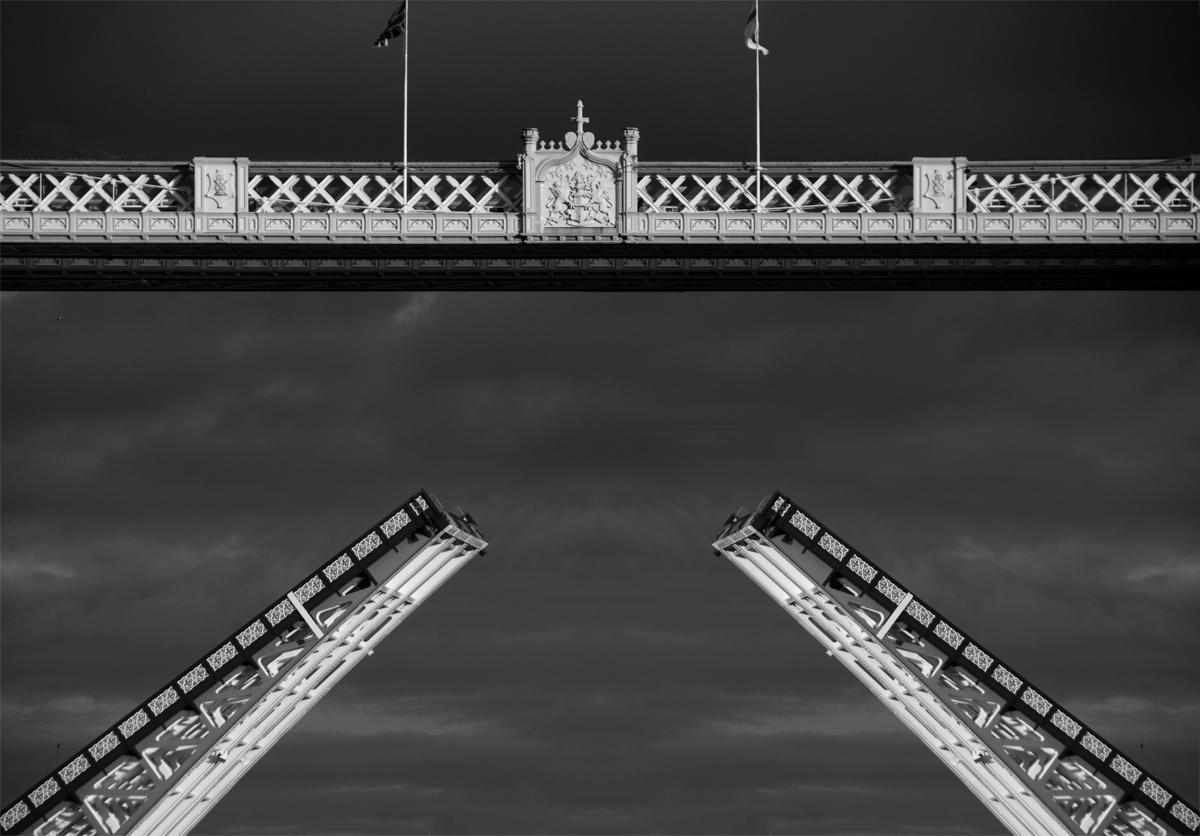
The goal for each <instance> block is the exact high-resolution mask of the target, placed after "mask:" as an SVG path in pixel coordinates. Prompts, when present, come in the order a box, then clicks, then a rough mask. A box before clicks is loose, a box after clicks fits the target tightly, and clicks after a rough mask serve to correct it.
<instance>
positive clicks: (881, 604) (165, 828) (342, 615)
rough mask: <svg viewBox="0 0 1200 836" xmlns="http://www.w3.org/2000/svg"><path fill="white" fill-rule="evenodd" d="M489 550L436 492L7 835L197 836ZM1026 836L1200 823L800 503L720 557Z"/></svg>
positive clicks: (741, 522) (77, 772)
mask: <svg viewBox="0 0 1200 836" xmlns="http://www.w3.org/2000/svg"><path fill="white" fill-rule="evenodd" d="M486 547H487V543H486V542H484V540H483V539H482V534H481V532H480V531H479V529H478V527H477V526H476V524H475V522H474V520H472V519H471V517H470V515H469V514H463V513H461V512H457V513H451V512H447V511H446V510H445V509H444V508H443V507H442V506H441V504H440V503H439V502H438V501H437V500H436V498H434V497H433V496H432V495H430V494H427V493H425V492H424V491H422V492H419V493H417V494H415V495H413V496H412V497H411V498H410V499H409V500H408V501H407V502H405V503H404V504H402V505H401V506H399V507H398V508H396V509H394V510H393V511H392V512H391V513H389V514H388V515H386V516H385V517H384V518H383V519H382V520H380V521H379V522H378V523H377V524H375V525H373V526H371V527H370V528H369V529H367V530H366V531H365V532H363V533H361V534H359V535H358V536H357V537H355V538H354V539H352V540H351V541H350V542H349V543H348V544H347V545H346V546H345V548H343V549H339V550H338V551H337V552H336V553H335V556H334V557H332V558H330V559H329V560H327V561H325V562H324V563H322V564H321V565H319V566H318V567H317V568H316V569H314V571H313V572H311V573H309V574H308V575H307V576H305V578H304V579H303V580H302V581H301V582H299V583H298V584H296V585H295V586H294V587H293V588H292V589H290V590H289V591H288V592H287V593H286V594H284V595H283V596H281V597H279V598H277V599H275V600H274V601H272V602H271V604H270V605H269V606H268V607H266V608H265V609H264V610H262V611H261V612H259V613H258V614H257V615H256V616H255V617H254V618H253V619H251V620H250V621H249V622H247V623H246V624H245V625H244V626H242V627H241V628H240V629H238V630H236V631H235V632H234V633H232V634H231V635H229V636H227V637H225V638H223V639H221V641H220V642H219V643H218V644H217V645H215V646H214V647H213V649H212V651H211V652H209V653H207V654H205V655H204V656H202V657H201V658H199V659H197V660H194V661H192V662H191V663H189V664H188V665H187V666H186V667H185V668H183V669H182V670H181V671H180V672H179V674H178V675H177V676H175V677H173V678H172V679H171V680H169V681H168V682H167V683H166V684H165V685H164V686H163V687H161V688H159V689H157V690H156V691H155V693H154V694H153V695H152V696H151V697H149V698H148V699H147V700H146V701H145V702H143V703H141V704H139V705H137V706H134V707H133V708H132V710H131V711H129V712H127V713H126V714H125V715H124V719H123V720H121V721H120V722H118V723H116V724H114V725H113V726H112V727H110V728H107V729H104V730H102V731H101V732H100V734H99V735H98V736H97V737H96V738H95V739H94V740H93V741H92V742H91V743H90V744H89V745H87V746H85V747H84V748H83V749H81V750H80V751H78V752H76V753H75V754H73V755H70V756H68V758H67V759H66V760H65V761H63V762H62V763H61V764H59V765H58V766H57V767H56V768H55V770H54V771H53V772H51V773H50V774H49V775H46V776H44V777H43V778H42V779H41V780H39V781H38V782H37V783H36V784H35V785H34V786H33V787H31V788H30V789H29V790H28V791H27V792H25V793H24V794H22V795H21V796H20V797H18V798H16V799H13V800H10V801H8V802H7V803H6V804H5V805H4V806H3V807H0V832H3V833H4V834H9V833H33V834H36V836H98V834H109V835H110V836H129V834H171V836H177V835H179V834H186V833H188V832H189V831H190V830H191V829H192V828H194V827H195V826H196V825H197V824H198V823H199V822H200V820H201V819H202V818H203V817H204V815H205V814H206V813H207V812H208V811H209V810H210V809H212V807H213V805H215V804H216V803H217V802H219V801H220V799H221V798H222V796H224V795H225V794H226V793H227V792H228V791H229V790H230V789H231V788H232V787H233V785H234V784H235V783H236V782H237V781H238V780H239V779H240V778H241V777H242V776H244V775H245V774H246V771H247V770H248V769H249V768H250V767H251V766H253V765H254V764H255V763H256V762H257V761H259V760H260V759H261V758H262V756H263V755H264V754H265V753H266V752H267V751H268V750H269V749H270V748H271V746H273V745H274V744H275V743H277V742H278V741H279V739H280V738H281V737H282V736H283V734H284V733H286V732H287V730H288V729H289V728H291V727H292V726H293V725H295V723H296V722H298V721H299V720H300V718H301V717H303V716H304V714H305V713H307V712H308V711H309V710H310V709H311V708H313V706H315V705H316V703H317V701H318V700H320V699H321V698H322V697H323V696H324V695H325V694H327V693H328V692H329V690H330V689H331V688H332V687H333V686H334V684H335V683H336V682H337V681H338V680H339V679H340V678H341V677H342V676H344V675H345V674H346V673H347V672H348V671H349V670H351V669H352V668H353V667H354V665H356V664H357V663H358V662H359V661H361V660H362V659H363V658H365V657H366V656H368V655H370V654H371V653H373V648H374V647H375V646H376V645H377V644H378V643H379V642H380V641H381V640H382V639H383V638H384V637H385V636H386V635H387V634H388V633H390V632H391V631H392V630H394V629H395V628H396V627H397V626H398V625H399V624H400V623H401V622H402V621H403V620H404V619H405V618H407V617H408V616H409V615H410V614H411V613H412V611H413V610H414V609H415V608H416V607H417V606H418V605H419V604H420V603H421V602H422V601H423V600H425V599H426V598H427V597H428V596H429V595H430V594H432V593H433V592H434V591H435V590H436V589H437V588H438V587H439V586H441V585H442V583H444V582H445V581H446V580H447V579H448V578H449V577H450V576H451V575H453V574H454V573H455V572H456V571H457V570H458V569H460V568H462V566H464V565H465V564H466V562H467V561H469V560H470V559H471V558H472V557H474V556H475V555H477V554H479V555H482V554H484V553H485V552H484V549H485V548H486ZM713 547H714V548H715V549H716V550H717V554H718V555H724V556H725V557H728V558H729V560H730V561H731V562H732V563H733V564H734V565H735V566H737V567H738V568H739V569H741V570H742V571H743V572H744V573H745V574H746V575H748V576H749V577H750V578H751V579H752V580H753V581H754V582H755V583H757V584H758V585H759V586H760V587H762V588H763V590H764V591H766V592H767V593H768V595H769V596H770V597H771V598H772V599H774V600H775V601H776V603H778V604H780V605H781V606H782V607H783V608H784V609H785V610H786V611H787V612H788V613H789V614H790V615H791V616H792V617H793V618H795V619H796V621H798V622H799V623H800V625H801V626H802V627H804V628H805V629H806V630H807V631H808V632H809V633H810V634H811V635H812V636H813V637H814V638H816V639H817V641H818V642H819V643H820V644H821V645H822V646H823V647H825V648H826V652H827V653H828V654H829V655H830V656H832V657H834V658H836V659H837V660H838V661H840V662H841V663H842V664H843V665H845V666H846V668H847V669H848V670H849V671H850V672H851V673H852V674H854V676H855V677H856V678H858V679H859V681H861V682H862V683H863V685H865V686H866V688H867V689H868V691H870V692H871V693H872V694H873V695H874V696H875V697H877V698H878V699H879V700H880V701H881V702H882V703H883V705H884V706H886V707H887V708H888V709H889V710H890V711H892V712H893V713H894V714H895V715H896V717H897V718H898V719H899V720H900V721H901V722H902V723H904V725H905V726H907V727H908V729H909V730H910V731H912V732H913V734H914V735H916V737H917V738H918V739H919V740H921V742H922V743H924V744H925V745H926V746H927V747H928V748H929V749H930V751H931V752H932V753H933V754H934V755H935V756H936V757H937V758H938V759H939V760H941V761H942V762H943V763H944V764H945V765H946V766H947V767H948V768H949V769H950V770H951V772H952V773H953V774H954V775H955V776H956V777H958V778H959V779H960V780H961V781H962V782H963V783H964V784H965V785H966V786H967V787H968V789H970V791H971V792H972V793H974V794H975V796H976V797H977V798H979V800H980V801H981V802H982V803H983V804H985V805H986V806H987V807H988V809H989V810H991V811H992V813H994V814H995V816H996V818H997V819H999V820H1000V821H1001V822H1002V823H1003V824H1004V825H1005V826H1006V827H1008V828H1009V830H1010V831H1011V832H1012V833H1013V834H1014V836H1092V834H1101V836H1168V834H1189V835H1190V836H1196V834H1198V833H1200V813H1197V811H1196V808H1195V806H1194V805H1193V804H1192V803H1190V802H1189V801H1187V800H1186V799H1184V798H1183V797H1181V796H1180V795H1179V794H1178V793H1177V792H1176V791H1175V790H1174V789H1172V788H1170V787H1168V786H1167V785H1166V782H1164V781H1162V780H1160V779H1159V778H1157V777H1155V776H1154V775H1152V774H1151V773H1149V771H1148V770H1146V769H1145V767H1144V766H1143V765H1140V764H1138V763H1137V761H1136V760H1135V759H1134V758H1133V757H1131V756H1130V755H1129V754H1127V753H1125V752H1122V751H1119V750H1118V749H1117V748H1116V747H1115V746H1113V745H1111V744H1110V743H1108V742H1106V741H1105V739H1104V737H1103V736H1102V735H1101V733H1100V731H1099V730H1097V729H1095V728H1092V727H1090V726H1088V725H1087V724H1085V723H1084V722H1082V721H1081V720H1079V719H1078V717H1077V716H1076V715H1075V714H1073V713H1072V712H1071V711H1070V710H1069V709H1068V708H1067V707H1066V706H1063V705H1061V704H1060V703H1058V702H1056V701H1054V700H1053V699H1052V698H1051V697H1050V696H1049V695H1048V694H1047V693H1045V691H1043V690H1042V689H1040V688H1037V687H1035V686H1034V685H1033V683H1031V682H1030V681H1029V680H1028V678H1027V677H1024V676H1022V675H1019V674H1018V672H1017V669H1016V668H1015V667H1014V666H1013V665H1012V664H1011V663H1009V662H1008V661H1006V660H1001V659H1000V658H998V657H997V655H996V654H995V653H993V652H991V651H989V650H987V649H986V646H985V645H984V644H983V643H982V642H980V641H978V640H977V639H976V638H975V637H973V636H971V635H970V634H969V633H968V632H967V631H966V630H965V629H964V627H963V626H962V625H960V624H954V623H952V622H950V621H949V620H947V619H946V618H945V617H944V616H943V615H942V614H941V613H939V612H938V611H937V610H936V609H935V608H934V606H933V605H932V604H931V603H929V602H927V601H924V600H922V599H920V598H918V597H917V596H916V594H915V593H914V591H912V590H910V589H908V588H907V587H905V586H904V585H902V584H901V582H900V581H899V579H897V578H896V577H894V576H893V575H890V574H889V573H887V572H885V570H884V569H883V568H882V567H880V566H879V565H878V564H876V563H874V562H873V561H870V560H869V559H868V558H866V557H865V556H864V555H862V554H861V553H859V552H858V551H857V550H855V549H854V548H853V547H852V546H850V545H849V543H848V541H847V539H846V538H845V537H843V536H842V535H840V534H837V533H835V532H834V531H832V530H831V529H829V528H827V527H826V526H825V525H824V523H821V522H819V521H818V520H817V519H816V517H815V516H814V515H813V514H811V513H810V512H809V511H807V510H806V509H802V508H800V507H799V506H797V505H796V504H795V503H794V502H793V501H792V500H791V499H790V498H789V497H787V496H785V495H784V494H782V493H780V492H775V493H774V494H771V495H769V496H768V497H767V498H766V499H764V500H763V502H762V503H761V504H760V505H759V506H758V508H757V509H755V511H753V512H751V513H743V512H741V511H739V512H737V513H735V514H732V515H731V516H730V517H729V519H728V520H726V522H725V524H724V526H723V527H722V528H721V531H720V532H719V534H718V535H717V540H716V542H715V543H714V544H713Z"/></svg>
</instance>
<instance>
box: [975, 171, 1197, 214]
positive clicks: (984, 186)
mask: <svg viewBox="0 0 1200 836" xmlns="http://www.w3.org/2000/svg"><path fill="white" fill-rule="evenodd" d="M965 182H966V207H967V211H969V212H1195V211H1200V196H1198V192H1197V183H1196V173H1195V172H1194V171H1154V170H1138V171H1125V172H1122V171H1093V172H1081V173H1070V172H1032V173H1023V172H1011V171H1004V172H989V171H987V170H986V169H984V170H980V168H979V167H977V166H972V167H971V168H970V169H969V170H968V172H967V175H966V178H965Z"/></svg>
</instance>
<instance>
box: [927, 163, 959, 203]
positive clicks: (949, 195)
mask: <svg viewBox="0 0 1200 836" xmlns="http://www.w3.org/2000/svg"><path fill="white" fill-rule="evenodd" d="M947 174H948V172H944V171H942V170H940V169H936V168H935V169H933V170H932V171H930V172H927V173H926V174H925V191H924V193H923V196H924V197H925V199H926V200H928V201H929V202H930V203H932V204H933V206H934V208H935V209H936V210H937V211H939V212H944V211H946V210H947V208H948V207H949V206H950V205H951V204H952V202H953V200H954V181H953V180H951V179H950V177H948V176H947Z"/></svg>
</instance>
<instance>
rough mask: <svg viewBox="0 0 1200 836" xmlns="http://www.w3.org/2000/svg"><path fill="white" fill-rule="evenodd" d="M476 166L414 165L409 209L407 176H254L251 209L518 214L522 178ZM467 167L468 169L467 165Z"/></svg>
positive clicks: (286, 173) (279, 173)
mask: <svg viewBox="0 0 1200 836" xmlns="http://www.w3.org/2000/svg"><path fill="white" fill-rule="evenodd" d="M485 165H486V164H476V165H473V166H472V168H475V169H477V170H476V171H471V170H470V169H468V170H466V171H463V172H433V171H427V170H424V169H425V168H427V166H422V167H418V166H410V171H409V192H408V195H409V196H408V203H407V206H406V204H405V202H404V177H403V175H402V174H400V175H396V174H393V173H390V172H389V173H386V174H382V173H381V174H377V173H371V172H367V173H359V172H354V173H340V172H332V173H325V172H318V173H315V174H312V173H306V172H303V171H299V172H297V171H295V170H294V169H291V168H289V169H283V170H281V171H274V172H264V173H260V174H253V173H252V174H251V176H250V182H249V188H250V208H251V211H255V212H261V213H278V212H285V213H286V212H318V213H322V214H326V213H329V212H339V213H359V212H362V213H374V212H400V211H407V212H415V211H427V212H430V211H431V212H519V211H521V207H520V202H521V175H520V173H519V172H518V171H516V169H515V168H514V169H511V170H504V169H502V168H500V167H499V166H498V165H497V166H496V168H495V169H494V170H491V171H488V170H478V169H483V168H484V166H485ZM464 167H465V166H464Z"/></svg>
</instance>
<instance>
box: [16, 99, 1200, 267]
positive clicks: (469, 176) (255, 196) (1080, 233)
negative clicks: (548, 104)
mask: <svg viewBox="0 0 1200 836" xmlns="http://www.w3.org/2000/svg"><path fill="white" fill-rule="evenodd" d="M577 108H578V112H577V115H576V116H575V117H572V121H574V122H575V130H573V131H569V132H567V133H566V135H565V136H564V138H563V140H561V141H558V140H543V139H541V137H540V135H539V133H538V131H537V130H536V129H533V128H530V129H527V130H526V131H525V132H524V148H523V150H522V153H521V154H519V155H518V157H517V158H516V159H515V160H514V161H512V162H425V163H411V164H409V166H408V169H407V183H406V182H405V170H404V168H403V167H402V166H401V165H400V164H398V163H396V162H374V163H372V162H365V163H359V162H290V161H255V160H249V159H247V158H244V157H224V158H215V157H197V158H195V159H193V160H191V161H190V162H117V161H108V162H65V161H11V162H9V161H5V162H2V163H0V241H3V242H20V241H50V242H53V241H82V242H86V241H123V242H129V243H135V242H139V241H153V242H158V243H163V242H167V241H170V240H172V239H174V240H177V241H181V242H203V241H210V242H212V241H228V242H243V243H254V242H274V243H287V242H307V243H313V242H320V241H325V242H338V243H360V242H367V243H375V244H380V243H382V244H386V243H405V244H412V243H434V242H443V243H444V242H460V243H488V242H491V243H506V242H507V243H526V242H528V243H537V242H556V243H562V242H570V241H588V242H598V241H610V242H622V241H626V242H638V241H645V242H664V243H678V242H689V243H699V244H703V243H707V242H712V243H717V242H739V241H741V242H754V243H788V242H805V243H820V242H831V243H848V242H856V241H857V242H881V243H922V242H931V241H937V242H951V243H973V242H992V243H998V242H1005V241H1017V242H1037V243H1047V242H1048V243H1057V242H1066V243H1080V242H1084V241H1088V242H1112V243H1120V242H1124V241H1139V240H1140V241H1181V242H1193V243H1194V242H1196V241H1198V240H1200V188H1198V184H1197V176H1196V172H1197V168H1200V159H1198V158H1197V157H1196V156H1194V155H1193V156H1192V157H1188V158H1180V159H1176V160H1168V161H1146V160H1099V161H1096V160H1090V161H1087V160H1083V161H1081V160H1063V161H992V162H987V161H984V162H978V161H975V162H972V161H969V160H967V159H966V158H964V157H916V158H913V159H911V160H892V161H877V162H776V163H766V164H764V166H763V170H762V174H761V177H762V189H761V192H762V198H761V201H760V200H759V199H758V198H757V197H756V194H757V191H758V190H757V188H756V185H757V184H756V182H755V180H756V176H757V175H756V173H755V171H754V166H753V164H752V163H749V162H641V161H639V158H638V142H639V138H640V137H639V132H638V131H637V129H636V128H626V129H625V130H624V134H623V138H622V139H623V141H621V142H618V141H612V140H609V141H597V140H596V138H595V137H594V136H593V134H592V133H591V132H590V131H586V130H584V126H585V124H586V123H587V122H588V118H587V117H584V116H583V105H582V102H581V103H579V104H578V105H577ZM406 186H407V188H406ZM406 197H407V199H406Z"/></svg>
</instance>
